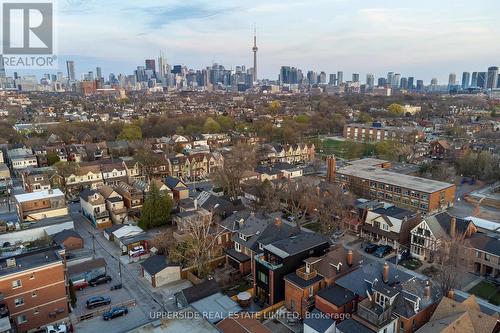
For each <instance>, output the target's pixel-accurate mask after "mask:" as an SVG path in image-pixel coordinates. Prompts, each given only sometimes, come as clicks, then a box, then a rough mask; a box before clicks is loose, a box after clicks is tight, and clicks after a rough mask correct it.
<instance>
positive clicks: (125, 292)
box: [69, 203, 175, 333]
mask: <svg viewBox="0 0 500 333" xmlns="http://www.w3.org/2000/svg"><path fill="white" fill-rule="evenodd" d="M69 208H70V214H71V216H72V217H73V219H74V222H75V230H76V231H77V232H78V233H79V234H80V235H81V236H82V237H83V239H84V244H85V245H84V246H85V248H87V249H90V250H91V251H92V250H93V246H94V244H93V236H94V237H95V253H96V256H97V257H102V258H104V260H105V261H106V264H107V267H106V269H107V274H108V275H110V276H111V277H112V279H113V281H112V282H111V283H110V284H105V285H101V286H98V287H88V288H86V289H84V290H83V291H77V298H78V305H77V307H76V309H75V314H76V315H79V314H82V313H85V312H90V311H88V310H86V309H85V306H84V303H85V301H86V299H87V298H89V297H91V296H97V295H102V296H109V297H111V299H112V304H116V303H119V302H123V301H125V300H128V299H135V301H136V306H135V307H133V308H129V314H128V315H127V316H126V318H125V317H123V318H117V319H114V320H113V321H112V323H113V324H111V323H109V330H107V332H106V333H115V332H116V333H118V332H124V331H126V330H130V329H133V328H135V327H137V326H140V325H143V324H145V323H147V322H149V321H151V319H150V316H149V314H150V312H151V311H161V310H162V306H160V304H162V305H163V308H164V309H168V310H174V309H175V306H174V304H173V302H172V300H170V301H169V300H168V299H166V300H165V299H163V296H162V294H161V293H158V292H155V291H153V290H152V288H149V287H148V286H146V285H145V281H146V280H145V279H142V278H141V277H140V264H138V263H134V264H128V263H127V262H128V258H123V259H122V260H121V273H122V274H121V278H122V283H123V288H122V289H121V290H117V291H110V290H109V287H110V286H111V285H113V284H115V283H119V281H120V274H119V265H118V261H117V259H116V258H120V256H121V253H120V250H119V248H118V246H117V245H116V244H115V243H113V242H110V241H108V240H107V239H106V238H104V236H103V234H102V232H100V231H97V230H95V229H94V228H93V226H92V225H91V224H90V223H89V221H87V220H86V219H85V218H84V217H83V216H82V215H81V214H80V213H79V211H78V210H79V204H78V203H72V204H70V206H69ZM125 257H126V256H125ZM164 303H165V304H164ZM102 321H103V320H102V318H101V317H97V318H93V319H89V320H84V321H82V322H80V323H78V324H76V326H75V327H76V329H77V330H78V332H89V333H94V332H97V331H98V330H99V328H100V327H102ZM117 323H119V325H117Z"/></svg>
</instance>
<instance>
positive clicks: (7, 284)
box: [0, 247, 68, 332]
mask: <svg viewBox="0 0 500 333" xmlns="http://www.w3.org/2000/svg"><path fill="white" fill-rule="evenodd" d="M64 255H65V253H64V250H63V249H62V248H61V247H52V248H45V249H41V250H37V251H33V252H28V253H23V254H20V255H16V256H13V257H9V258H2V259H0V293H1V294H2V296H3V300H4V303H5V305H6V306H7V308H8V311H9V316H10V319H11V324H12V326H13V327H15V328H16V329H17V331H18V332H26V331H29V330H34V329H38V328H40V327H42V326H46V325H49V324H51V323H55V322H61V321H63V320H65V319H66V318H67V317H68V297H67V293H66V277H65V266H66V264H65V260H64Z"/></svg>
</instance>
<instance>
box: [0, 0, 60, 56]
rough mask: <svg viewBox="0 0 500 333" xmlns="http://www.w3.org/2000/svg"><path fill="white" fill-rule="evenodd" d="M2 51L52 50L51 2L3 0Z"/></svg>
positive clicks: (9, 53)
mask: <svg viewBox="0 0 500 333" xmlns="http://www.w3.org/2000/svg"><path fill="white" fill-rule="evenodd" d="M2 12H3V14H2V18H3V20H2V28H3V36H2V37H3V38H2V39H3V54H4V55H32V54H33V55H35V54H36V55H47V54H53V46H54V45H53V43H54V40H53V39H54V31H53V27H54V22H53V17H54V16H53V4H52V2H50V1H45V2H35V3H24V2H23V3H17V2H4V3H3V6H2Z"/></svg>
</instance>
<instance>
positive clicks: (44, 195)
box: [14, 188, 64, 202]
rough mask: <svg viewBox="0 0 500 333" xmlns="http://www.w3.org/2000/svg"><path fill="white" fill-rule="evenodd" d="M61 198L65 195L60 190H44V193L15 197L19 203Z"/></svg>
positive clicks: (24, 194) (17, 195)
mask: <svg viewBox="0 0 500 333" xmlns="http://www.w3.org/2000/svg"><path fill="white" fill-rule="evenodd" d="M60 196H64V194H63V193H62V192H61V190H60V189H58V188H56V189H53V190H43V191H39V192H32V193H23V194H16V195H14V197H15V198H16V201H17V202H26V201H33V200H41V199H48V198H55V197H60Z"/></svg>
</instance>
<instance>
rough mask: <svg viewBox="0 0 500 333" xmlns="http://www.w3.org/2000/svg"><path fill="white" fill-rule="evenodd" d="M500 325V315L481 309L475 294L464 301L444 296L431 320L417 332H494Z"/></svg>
mask: <svg viewBox="0 0 500 333" xmlns="http://www.w3.org/2000/svg"><path fill="white" fill-rule="evenodd" d="M499 325H500V323H499V322H498V316H490V315H487V314H485V313H483V312H481V311H480V308H479V305H478V303H477V300H476V297H475V296H474V295H472V296H470V297H469V298H468V299H466V300H465V301H463V302H462V303H460V302H457V301H455V300H452V299H450V298H448V297H443V298H442V299H441V302H439V304H438V306H437V308H436V310H435V311H434V313H433V315H432V317H431V319H430V320H429V322H428V323H427V324H425V325H424V326H422V327H421V328H420V329H419V330H418V331H417V332H418V333H435V332H461V333H483V332H493V331H494V330H495V328H498V327H500V326H499Z"/></svg>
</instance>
